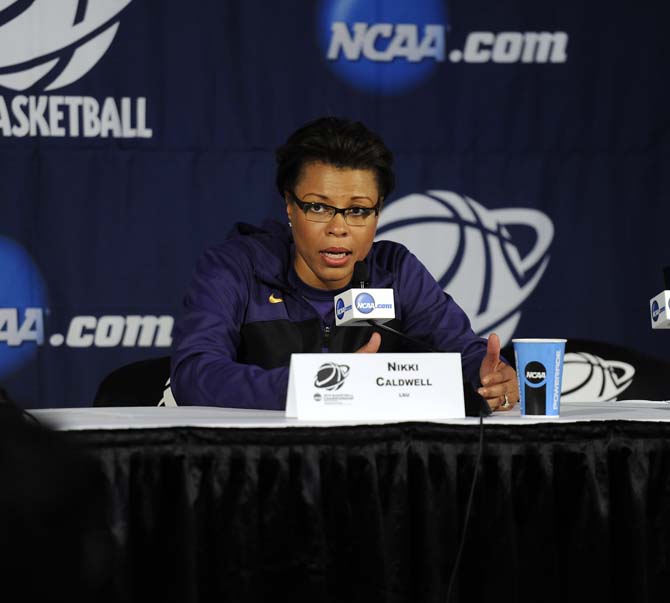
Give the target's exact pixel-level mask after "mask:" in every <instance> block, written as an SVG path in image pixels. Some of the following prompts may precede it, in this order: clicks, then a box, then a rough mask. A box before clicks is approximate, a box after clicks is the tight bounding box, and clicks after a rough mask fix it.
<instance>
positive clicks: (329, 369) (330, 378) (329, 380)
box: [314, 362, 349, 391]
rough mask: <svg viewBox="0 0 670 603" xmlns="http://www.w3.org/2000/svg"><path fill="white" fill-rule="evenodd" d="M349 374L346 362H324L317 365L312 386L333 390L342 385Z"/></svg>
mask: <svg viewBox="0 0 670 603" xmlns="http://www.w3.org/2000/svg"><path fill="white" fill-rule="evenodd" d="M348 375H349V367H348V366H347V365H346V364H335V363H334V362H326V363H325V364H322V365H321V366H320V367H319V370H318V371H317V373H316V378H315V379H314V387H318V388H320V389H327V390H328V391H335V390H337V389H340V388H341V387H342V385H344V381H345V379H346V378H347V376H348Z"/></svg>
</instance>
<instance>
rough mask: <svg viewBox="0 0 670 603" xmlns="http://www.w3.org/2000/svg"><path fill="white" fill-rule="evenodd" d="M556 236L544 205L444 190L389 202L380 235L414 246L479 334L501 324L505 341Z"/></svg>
mask: <svg viewBox="0 0 670 603" xmlns="http://www.w3.org/2000/svg"><path fill="white" fill-rule="evenodd" d="M553 237H554V226H553V224H552V222H551V220H550V219H549V217H547V216H546V215H545V214H543V213H542V212H541V211H538V210H536V209H530V208H520V207H508V208H501V209H487V208H486V207H484V206H483V205H481V204H480V203H477V202H476V201H474V200H473V199H471V198H470V197H467V196H461V195H458V194H456V193H454V192H451V191H440V190H432V191H428V192H427V193H425V194H411V195H407V196H406V197H402V198H400V199H397V200H396V201H394V202H392V203H390V204H389V205H388V206H387V207H386V208H385V209H384V211H383V212H382V214H381V217H380V221H379V228H378V229H377V240H381V239H389V240H392V241H397V242H399V243H402V244H404V245H405V246H407V247H408V248H409V249H411V250H412V252H413V253H414V254H415V255H416V256H417V257H418V258H419V260H421V262H422V263H423V264H424V265H425V266H426V268H427V269H428V270H429V272H430V273H431V274H432V275H433V277H434V278H435V280H436V281H437V282H438V284H439V285H440V287H442V289H444V290H445V291H447V292H448V293H449V294H450V295H452V296H453V297H454V299H455V300H456V302H458V304H459V305H460V306H461V307H462V308H463V309H464V310H465V312H466V314H467V315H468V316H469V318H470V320H471V323H472V328H473V329H474V331H475V332H476V333H477V334H479V335H482V336H485V335H488V334H489V333H490V332H491V331H494V330H495V331H496V332H497V333H498V335H499V336H500V339H501V341H502V342H503V345H505V343H506V342H508V341H509V340H510V339H511V338H512V335H513V333H514V330H515V329H516V326H517V324H518V323H519V320H520V318H521V309H522V306H523V303H524V302H525V301H526V299H528V297H529V296H530V294H531V293H532V292H533V291H534V289H535V288H536V287H537V285H538V283H539V282H540V279H541V278H542V276H543V274H544V272H545V270H546V268H547V265H548V264H549V247H550V245H551V242H552V240H553Z"/></svg>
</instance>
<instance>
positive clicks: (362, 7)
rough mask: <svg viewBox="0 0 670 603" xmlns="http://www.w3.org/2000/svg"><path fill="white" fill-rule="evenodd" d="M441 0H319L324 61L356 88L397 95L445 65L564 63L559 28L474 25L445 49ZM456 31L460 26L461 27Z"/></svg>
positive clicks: (446, 37) (563, 37)
mask: <svg viewBox="0 0 670 603" xmlns="http://www.w3.org/2000/svg"><path fill="white" fill-rule="evenodd" d="M447 9H448V6H447V3H446V2H445V0H413V1H412V2H397V1H393V0H379V1H377V2H351V0H325V1H324V2H323V5H322V9H321V14H320V27H319V29H320V31H319V38H320V43H321V48H322V52H323V56H324V58H325V60H326V62H327V64H328V65H329V67H330V68H331V69H332V70H333V71H334V72H335V73H336V74H337V75H338V76H340V77H341V78H343V79H345V80H346V81H348V82H349V83H351V84H352V85H353V86H355V87H356V88H359V89H361V90H365V91H368V92H375V93H381V94H395V93H398V92H401V91H403V90H406V89H408V88H411V87H413V86H416V85H418V84H419V83H421V82H422V81H424V80H425V79H427V78H428V77H429V76H430V75H431V74H432V73H433V72H434V71H435V70H436V68H437V67H438V66H439V65H443V64H445V63H447V62H448V63H460V62H463V63H473V64H480V63H497V64H501V65H506V64H519V63H521V64H532V63H541V64H542V63H565V62H566V61H567V45H568V35H567V33H565V32H562V31H555V32H551V31H527V32H520V31H503V32H492V31H482V29H484V28H483V27H481V28H479V30H478V31H472V32H469V33H465V34H461V35H459V36H458V38H456V39H458V40H460V39H461V38H464V43H463V44H462V45H460V44H459V46H458V47H455V46H454V47H452V48H451V49H448V48H447V42H448V41H449V35H448V34H449V33H450V31H451V23H450V21H449V19H448V16H447ZM459 33H460V32H459Z"/></svg>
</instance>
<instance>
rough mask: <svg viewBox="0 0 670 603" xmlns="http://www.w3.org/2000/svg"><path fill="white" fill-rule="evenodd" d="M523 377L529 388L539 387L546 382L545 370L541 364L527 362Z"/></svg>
mask: <svg viewBox="0 0 670 603" xmlns="http://www.w3.org/2000/svg"><path fill="white" fill-rule="evenodd" d="M523 376H524V379H525V381H526V383H527V384H528V385H530V386H531V387H540V386H542V385H544V382H545V381H546V380H547V369H546V367H545V366H544V364H542V363H541V362H535V361H533V362H529V363H528V364H527V365H526V368H525V370H524V375H523Z"/></svg>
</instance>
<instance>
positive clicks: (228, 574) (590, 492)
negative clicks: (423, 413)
mask: <svg viewBox="0 0 670 603" xmlns="http://www.w3.org/2000/svg"><path fill="white" fill-rule="evenodd" d="M32 414H33V415H34V416H35V417H36V418H38V420H40V421H43V422H45V423H46V424H48V425H50V426H51V427H52V428H53V429H54V430H57V431H58V433H59V434H60V435H61V437H62V439H63V440H64V441H66V442H67V443H68V444H69V445H73V446H76V447H77V449H78V450H80V451H81V452H82V453H83V454H86V455H87V456H88V457H90V458H92V459H93V462H94V463H95V466H96V470H97V471H98V472H99V473H100V475H101V476H103V479H102V483H103V485H102V489H103V492H102V493H101V494H102V495H101V496H100V497H99V500H102V501H103V503H102V504H101V508H100V515H99V518H98V521H99V522H100V524H99V526H98V533H99V534H100V533H103V534H104V535H105V538H106V542H107V547H108V548H107V550H108V553H107V554H108V559H109V560H108V562H107V566H108V567H109V568H113V571H110V572H109V574H108V575H107V576H106V578H105V588H104V591H105V594H106V595H107V596H108V597H109V598H110V600H119V601H133V600H137V601H153V600H156V601H185V602H187V601H193V602H196V601H197V602H201V601H235V602H241V601H270V600H272V601H283V600H287V601H294V600H312V601H365V602H376V601H379V602H382V601H384V602H386V601H392V602H396V601H398V602H399V601H412V602H423V601H426V602H428V601H431V602H432V601H435V602H437V601H444V600H445V595H446V590H447V584H448V581H449V577H450V573H451V569H452V568H453V564H454V561H455V559H456V554H457V548H458V543H459V541H460V538H461V535H462V530H463V520H464V515H465V510H466V506H467V501H468V495H469V491H470V485H471V482H472V478H473V474H474V470H475V465H476V459H477V453H478V445H479V426H478V420H477V419H464V420H457V421H449V422H440V423H400V424H392V423H387V424H367V425H351V424H344V423H340V424H333V423H328V424H320V423H310V424H309V425H304V424H297V422H295V421H290V420H287V419H285V418H284V417H283V416H281V415H280V414H279V413H271V412H260V411H258V412H251V413H250V412H245V411H233V410H223V409H215V408H139V409H138V408H114V409H102V408H95V409H61V410H41V411H33V413H32ZM515 415H516V416H515ZM484 425H485V427H484V429H485V432H484V434H485V440H484V442H485V443H484V451H483V458H482V465H481V470H480V474H479V479H478V482H477V486H476V490H475V496H474V500H473V505H472V514H471V518H470V524H469V529H468V531H467V534H466V538H465V546H464V549H463V555H462V559H461V564H460V571H459V572H458V574H457V579H456V581H455V591H454V594H453V597H452V600H453V601H462V602H466V601H468V602H469V601H473V602H474V601H487V600H490V601H495V602H496V603H499V602H504V601H533V602H536V601H543V602H545V601H546V602H554V601H556V602H558V601H587V600H588V601H591V602H593V601H660V600H665V599H667V598H668V592H670V591H669V588H670V561H669V560H670V519H669V517H670V404H666V403H663V402H645V401H639V402H630V401H626V402H617V403H601V404H588V403H581V404H579V403H573V404H565V405H564V406H563V408H562V416H561V417H560V418H559V419H557V420H551V421H549V420H546V419H541V420H530V419H522V418H521V417H519V416H518V413H515V412H513V413H507V414H504V415H503V414H496V415H494V416H493V417H491V418H487V419H485V422H484Z"/></svg>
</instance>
